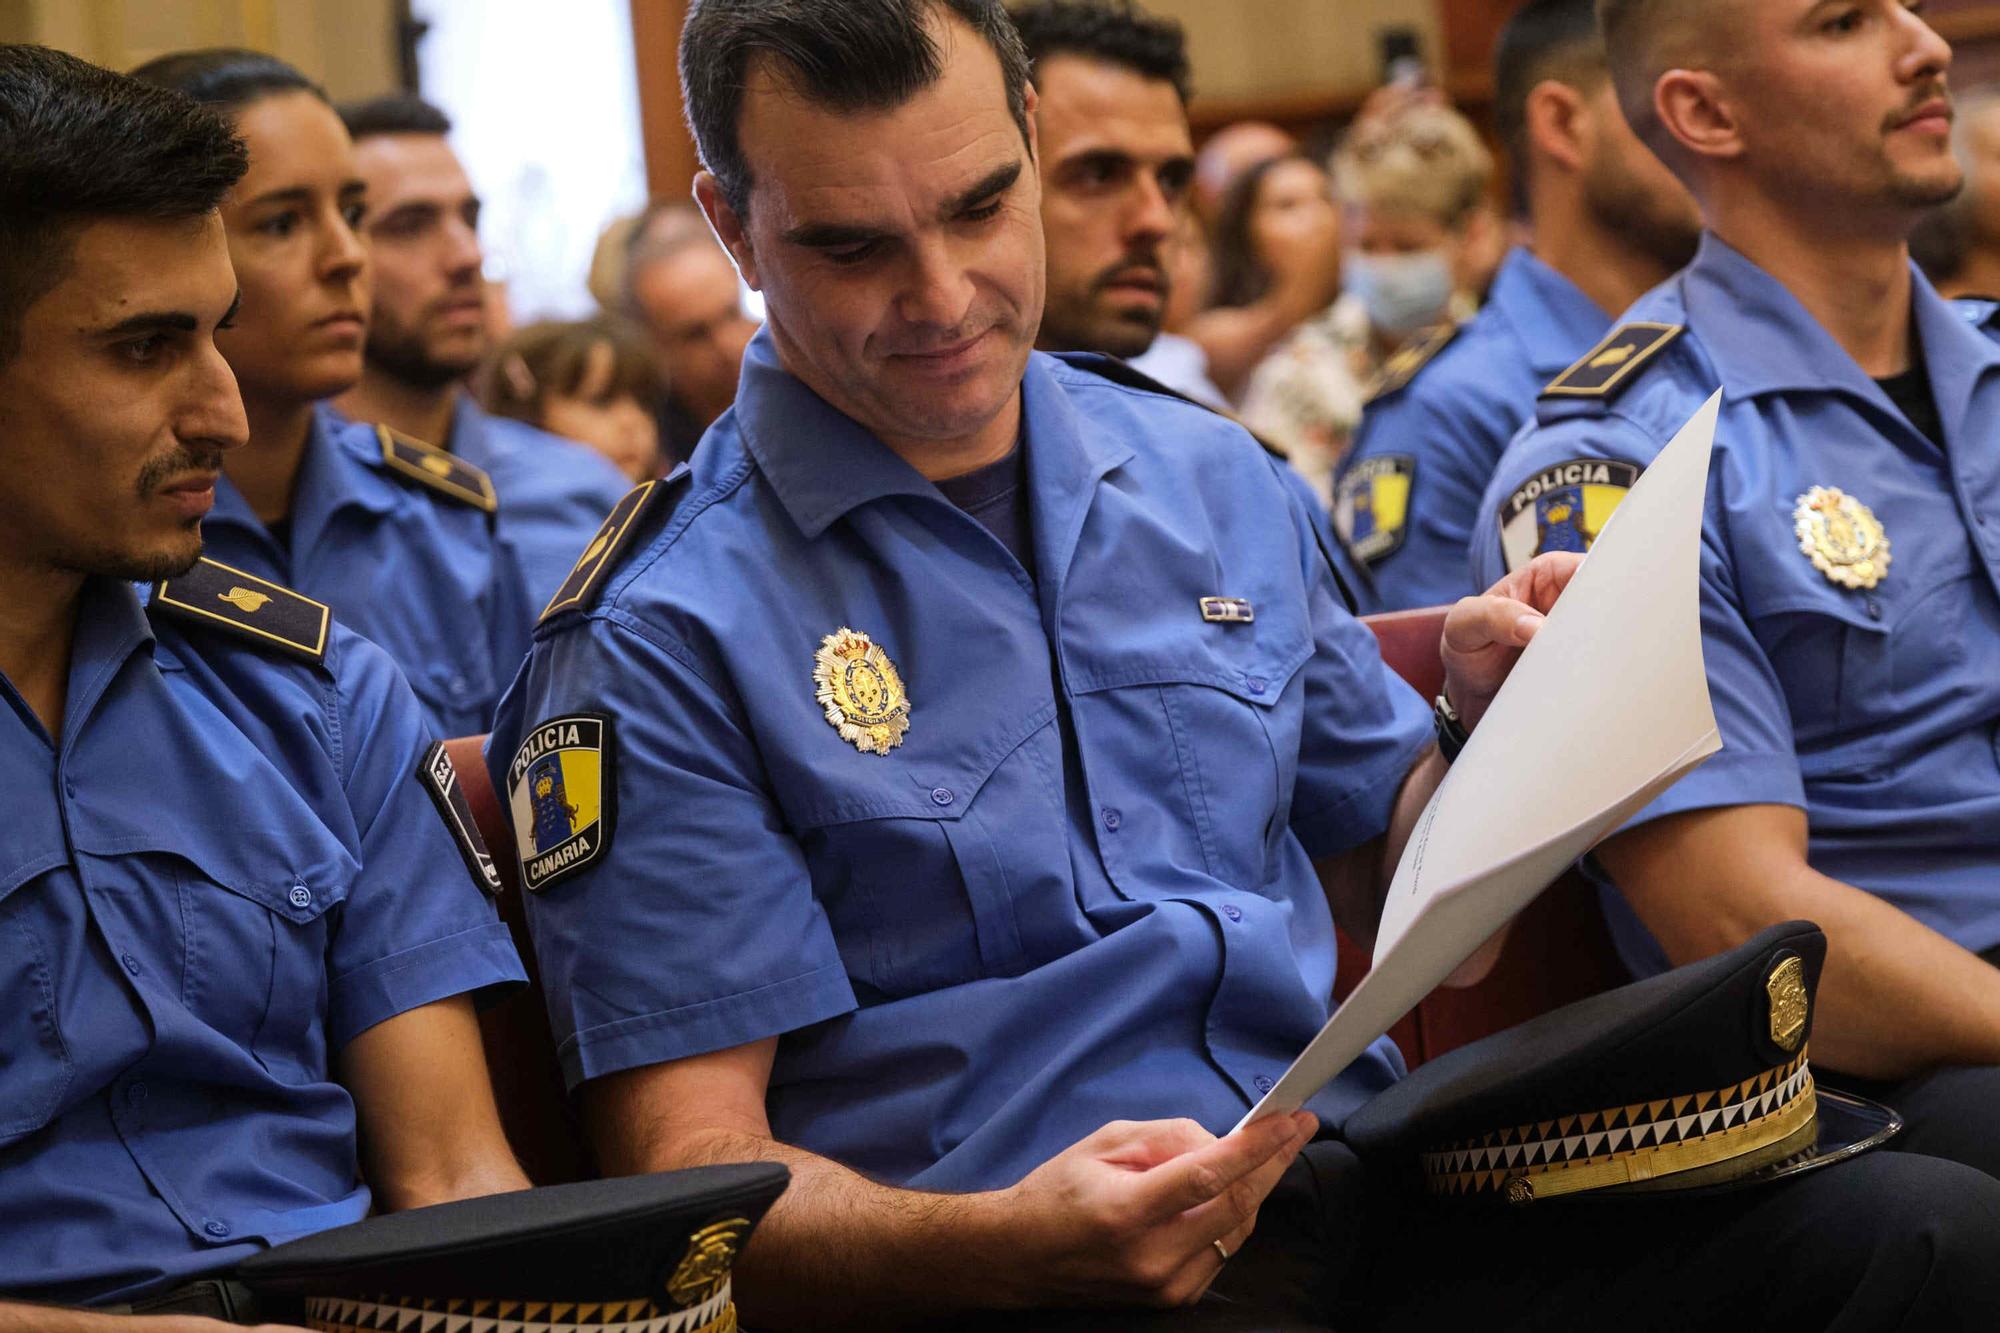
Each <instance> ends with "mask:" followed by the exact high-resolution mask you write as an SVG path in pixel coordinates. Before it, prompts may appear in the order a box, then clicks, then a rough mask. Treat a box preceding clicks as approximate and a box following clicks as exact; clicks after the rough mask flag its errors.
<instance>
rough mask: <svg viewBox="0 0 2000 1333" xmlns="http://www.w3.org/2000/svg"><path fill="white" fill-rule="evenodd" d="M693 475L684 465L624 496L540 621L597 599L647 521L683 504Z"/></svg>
mask: <svg viewBox="0 0 2000 1333" xmlns="http://www.w3.org/2000/svg"><path fill="white" fill-rule="evenodd" d="M693 480H694V474H693V473H691V472H689V471H688V470H687V468H686V466H685V465H683V466H681V467H679V468H676V469H675V470H674V473H673V475H672V476H670V477H668V478H666V479H665V480H664V481H644V482H640V483H639V484H638V485H637V486H635V487H633V488H632V489H631V490H629V491H627V492H626V493H625V498H624V499H622V500H620V501H619V502H618V503H617V504H616V505H615V506H613V507H612V510H611V512H610V513H609V514H607V515H606V516H605V519H604V522H603V524H602V525H601V526H600V527H599V528H598V529H597V535H596V536H595V537H592V538H591V539H590V545H588V546H586V547H584V548H583V554H582V555H580V556H578V557H577V561H576V564H574V565H573V566H571V567H570V571H569V577H568V578H566V579H564V580H563V585H562V587H560V588H557V589H556V595H555V596H554V597H553V598H551V599H550V600H549V604H548V605H547V606H545V607H543V608H542V615H541V621H540V622H538V623H546V622H547V621H550V620H553V619H554V618H555V617H557V616H559V615H561V614H563V613H564V612H565V611H576V610H580V609H582V608H584V607H587V606H589V605H590V604H591V602H592V601H594V600H595V599H596V597H597V592H598V589H599V588H600V587H601V586H602V585H603V582H604V576H605V575H606V574H608V573H610V572H611V571H612V570H613V569H614V568H616V567H617V565H618V561H619V560H620V558H621V557H623V556H624V554H625V552H626V550H627V549H628V548H629V547H630V546H631V545H632V540H633V538H634V537H635V536H637V534H638V533H639V532H640V531H641V530H642V529H644V528H645V527H646V525H647V523H648V521H649V520H650V519H652V518H653V517H654V516H655V515H656V514H657V513H659V512H660V510H661V507H662V506H665V507H666V508H667V509H668V510H669V511H671V509H672V508H673V506H674V505H676V504H678V503H680V497H681V496H682V495H684V494H686V493H687V490H688V488H689V486H690V485H692V484H693Z"/></svg>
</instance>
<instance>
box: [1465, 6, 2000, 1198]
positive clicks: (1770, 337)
mask: <svg viewBox="0 0 2000 1333" xmlns="http://www.w3.org/2000/svg"><path fill="white" fill-rule="evenodd" d="M1603 13H1604V17H1605V20H1606V37H1607V41H1608V43H1609V50H1610V58H1611V68H1612V73H1613V76H1614V78H1615V79H1616V81H1617V84H1618V89H1619V95H1620V100H1621V101H1622V102H1623V103H1624V106H1625V110H1626V114H1627V115H1628V116H1629V117H1631V118H1632V121H1633V123H1634V125H1635V126H1636V127H1637V128H1638V129H1639V131H1640V133H1641V134H1642V135H1643V136H1644V137H1645V138H1646V140H1647V141H1648V142H1649V143H1650V144H1652V145H1653V147H1654V148H1655V149H1656V150H1657V151H1659V152H1660V153H1661V154H1662V156H1663V157H1665V159H1666V160H1667V161H1668V162H1669V163H1670V164H1671V165H1672V166H1673V167H1674V169H1675V170H1676V171H1677V172H1678V173H1679V174H1680V175H1681V177H1682V178H1683V179H1684V180H1686V181H1687V182H1688V184H1689V186H1690V188H1691V189H1692V190H1693V191H1694V194H1695V196H1696V198H1698V199H1699V200H1700V201H1701V203H1702V209H1703V214H1704V216H1705V217H1706V219H1707V221H1708V224H1709V227H1710V231H1709V233H1708V234H1707V235H1706V236H1705V237H1704V239H1703V241H1702V246H1701V252H1700V254H1699V256H1698V257H1697V258H1696V259H1695V261H1694V263H1693V264H1692V265H1691V266H1690V267H1689V268H1688V269H1687V270H1686V271H1685V272H1684V273H1682V274H1680V275H1679V276H1678V277H1676V278H1675V279H1674V280H1673V281H1672V282H1670V283H1668V284H1667V285H1665V286H1664V287H1662V288H1660V289H1659V290H1657V291H1655V292H1653V293H1651V294H1650V295H1648V296H1647V297H1646V298H1645V299H1644V300H1642V301H1640V302H1639V303H1638V304H1637V305H1635V306H1634V307H1633V308H1632V309H1631V310H1630V311H1628V312H1627V313H1626V315H1625V322H1624V324H1623V325H1622V327H1621V328H1620V329H1619V330H1618V331H1616V332H1615V333H1614V334H1613V335H1612V336H1610V337H1609V338H1607V339H1606V340H1605V341H1604V342H1603V343H1602V344H1601V345H1600V346H1599V347H1598V348H1596V349H1593V351H1592V352H1590V353H1589V354H1587V355H1586V356H1585V358H1584V359H1583V360H1582V361H1580V362H1579V363H1578V364H1577V366H1576V367H1575V368H1574V369H1572V370H1570V371H1568V372H1567V373H1565V374H1564V375H1563V376H1561V377H1560V378H1558V379H1557V380H1555V381H1554V382H1553V383H1552V384H1551V385H1549V386H1548V388H1547V390H1546V391H1545V395H1544V397H1543V398H1542V401H1541V403H1540V404H1539V407H1538V410H1537V424H1536V426H1535V427H1534V428H1533V429H1532V430H1530V431H1528V432H1526V433H1524V435H1523V436H1522V437H1521V438H1520V439H1518V440H1516V442H1515V443H1514V444H1513V445H1512V446H1511V447H1510V448H1509V450H1508V451H1507V454H1506V456H1505V458H1504V460H1503V462H1502V465H1501V467H1500V469H1499V471H1498V472H1497V473H1496V475H1495V477H1494V480H1493V484H1492V486H1491V488H1490V489H1489V490H1488V491H1487V493H1486V497H1485V500H1484V507H1485V511H1486V514H1487V517H1486V519H1485V520H1484V524H1483V531H1482V532H1481V534H1480V537H1479V541H1478V544H1477V547H1476V562H1475V563H1476V565H1477V567H1478V572H1479V573H1481V574H1491V573H1495V572H1498V571H1500V570H1501V569H1503V568H1504V567H1505V566H1507V565H1512V564H1518V563H1520V562H1523V561H1525V560H1527V559H1528V558H1530V557H1531V556H1533V555H1534V554H1535V553H1536V552H1537V551H1546V550H1558V549H1561V550H1578V549H1583V548H1584V547H1586V546H1588V544H1589V543H1590V541H1591V539H1592V538H1593V537H1594V536H1595V534H1596V532H1597V531H1598V530H1599V529H1600V528H1601V526H1602V524H1603V521H1604V519H1605V518H1606V517H1607V516H1608V515H1609V514H1610V512H1611V511H1612V509H1613V508H1614V507H1615V505H1616V503H1617V501H1618V499H1619V498H1620V497H1621V496H1622V495H1623V493H1624V489H1625V488H1626V487H1627V486H1628V485H1630V484H1631V482H1632V480H1633V479H1634V478H1635V477H1636V476H1637V475H1638V473H1639V470H1640V469H1641V468H1643V467H1644V466H1645V465H1646V464H1647V463H1648V462H1650V461H1651V459H1652V458H1653V456H1654V455H1655V453H1656V452H1657V451H1658V450H1659V448H1660V447H1661V446H1662V445H1664V444H1665V443H1666V441H1667V440H1668V439H1669V438H1670V437H1671V436H1672V435H1673V433H1674V432H1675V431H1676V430H1678V429H1679V427H1680V426H1681V424H1682V423H1683V422H1684V421H1685V420H1686V419H1687V418H1688V417H1689V416H1690V415H1691V414H1692V413H1693V412H1694V411H1695V409H1696V408H1697V407H1699V406H1700V405H1701V403H1702V402H1703V401H1704V400H1706V399H1707V398H1708V396H1709V395H1710V394H1711V393H1713V392H1714V391H1715V390H1716V389H1717V388H1718V387H1719V388H1720V389H1721V391H1722V395H1723V400H1722V416H1721V422H1720V425H1719V426H1718V428H1717V431H1716V461H1715V465H1714V470H1713V478H1712V483H1711V490H1710V499H1709V508H1708V516H1707V526H1706V532H1705V540H1704V551H1703V559H1702V570H1701V589H1702V603H1703V628H1704V653H1705V656H1706V662H1707V668H1708V676H1709V687H1710V692H1711V694H1712V695H1713V697H1714V701H1715V711H1716V717H1717V721H1718V724H1719V726H1720V729H1721V733H1722V741H1723V749H1722V752H1721V753H1720V754H1718V755H1716V756H1715V757H1714V758H1713V759H1711V760H1710V761H1709V762H1708V763H1707V764H1705V765H1704V766H1703V767H1702V768H1701V769H1700V770H1699V771H1697V772H1696V773H1695V774H1693V775H1692V776H1691V777H1689V778H1687V779H1685V780H1683V781H1682V782H1681V783H1679V784H1678V785H1677V786H1675V787H1674V788H1673V790H1671V791H1670V792H1668V793H1667V794H1666V795H1665V796H1663V797H1662V798H1660V800H1658V801H1657V802H1655V803H1654V804H1653V805H1651V806H1649V807H1648V808H1647V809H1646V810H1645V811H1643V812H1642V813H1641V814H1640V816H1639V818H1638V820H1637V821H1636V823H1635V825H1634V826H1633V827H1632V828H1631V829H1629V830H1628V831H1627V832H1625V833H1623V834H1622V835H1620V836H1619V837H1617V838H1615V839H1613V840H1612V841H1611V842H1609V843H1607V844H1606V845H1605V846H1604V847H1603V848H1601V849H1599V851H1598V852H1597V853H1596V858H1597V860H1598V862H1600V863H1601V865H1602V867H1603V868H1604V869H1605V870H1608V871H1609V873H1610V875H1611V877H1612V878H1613V879H1615V880H1616V882H1617V885H1618V887H1619V889H1621V890H1622V896H1611V897H1608V898H1607V907H1608V910H1609V911H1610V913H1611V917H1612V921H1613V924H1614V928H1615V933H1616V935H1617V937H1618V939H1619V941H1620V944H1621V947H1622V949H1623V952H1624V953H1625V956H1626V958H1627V961H1628V962H1629V963H1630V964H1631V965H1632V966H1633V967H1634V968H1635V969H1636V970H1638V971H1640V972H1642V973H1644V972H1651V971H1657V970H1659V969H1660V968H1662V967H1663V966H1665V965H1666V964H1667V963H1669V962H1677V961H1685V960H1688V959H1691V958H1696V957H1702V956H1705V955H1707V954H1710V953H1713V952H1715V951H1717V950H1720V949H1722V948H1724V947H1726V946H1728V945H1731V944H1733V943H1736V942H1738V941H1739V940H1740V938H1742V937H1745V936H1747V935H1748V934H1750V933H1751V932H1754V931H1755V930H1757V929H1758V928H1759V927H1760V926H1763V925H1766V924H1768V923H1770V922H1773V921H1779V920H1785V919H1788V918H1793V917H1805V918H1810V919H1812V920H1815V921H1818V922H1819V923H1821V924H1822V925H1823V926H1824V927H1825V929H1826V933H1827V936H1828V938H1829V939H1830V941H1831V942H1832V952H1831V955H1830V960H1829V964H1828V968H1827V973H1826V982H1825V984H1824V986H1823V987H1822V990H1821V1011H1820V1022H1819V1026H1818V1027H1817V1029H1816V1031H1815V1035H1814V1041H1813V1047H1814V1050H1813V1054H1814V1058H1815V1059H1816V1060H1817V1061H1818V1062H1819V1063H1820V1064H1822V1066H1826V1067H1831V1068H1834V1069H1838V1070H1843V1071H1845V1072H1846V1073H1848V1074H1849V1075H1854V1076H1861V1077H1865V1078H1868V1079H1871V1080H1886V1081H1888V1083H1887V1084H1886V1086H1888V1087H1889V1089H1890V1090H1889V1091H1888V1092H1887V1093H1885V1094H1884V1095H1885V1098H1886V1099H1887V1100H1889V1101H1891V1102H1892V1103H1893V1104H1895V1105H1897V1106H1898V1107H1899V1108H1901V1109H1902V1110H1903V1111H1904V1113H1905V1114H1906V1115H1907V1116H1908V1117H1909V1118H1910V1120H1911V1121H1912V1129H1911V1131H1910V1132H1909V1133H1907V1134H1906V1135H1905V1136H1904V1137H1903V1139H1902V1140H1901V1142H1902V1143H1904V1144H1905V1145H1907V1146H1912V1147H1917V1148H1921V1149H1924V1150H1926V1151H1929V1152H1933V1153H1937V1154H1939V1155H1946V1156H1952V1157H1957V1158H1960V1159H1962V1160H1966V1161H1970V1162H1973V1163H1975V1164H1977V1165H1979V1166H1981V1167H1983V1168H1984V1169H1986V1170H1988V1171H1989V1172H1991V1171H1997V1170H2000V1148H1997V1147H1996V1144H1995V1140H1994V1137H1993V1135H1992V1132H1991V1124H1992V1120H1991V1116H1992V1106H1993V1104H1994V1101H1995V1098H1996V1095H2000V1076H1996V1073H1995V1070H1994V1066H1995V1065H1996V1064H2000V970H1996V969H1995V967H1994V966H1993V965H1992V960H1994V959H1996V958H2000V763H1996V760H2000V752H1996V749H1995V737H1996V727H2000V672H1996V671H1995V670H1994V662H1995V661H1996V660H2000V659H1997V658H1996V655H1997V654H2000V597H1996V590H2000V454H1996V451H1995V449H1994V447H1993V440H1994V426H1993V421H1994V419H1995V413H1996V412H2000V347H1996V346H1995V342H1996V338H2000V321H1996V319H1995V312H1994V308H1993V306H1992V305H1991V304H1989V303H1972V304H1966V305H1952V304H1949V303H1947V302H1945V301H1943V300H1940V299H1939V297H1938V296H1937V294H1936V293H1935V292H1934V291H1933V290H1932V289H1931V287H1930V285H1929V284H1928V283H1927V282H1925V281H1924V279H1923V278H1922V277H1921V276H1920V275H1919V274H1917V273H1916V272H1915V271H1914V270H1913V269H1912V267H1911V265H1910V262H1909V256H1908V253H1907V250H1906V247H1905V244H1904V237H1905V235H1906V234H1907V233H1908V230H1909V228H1910V227H1911V225H1912V224H1913V223H1914V222H1915V221H1916V220H1917V219H1918V217H1919V216H1920V215H1921V214H1922V213H1923V212H1924V210H1925V209H1927V208H1929V207H1931V206H1933V205H1935V204H1937V203H1938V202H1940V201H1941V200H1943V199H1946V198H1949V197H1950V196H1951V194H1952V193H1953V192H1954V191H1955V190H1956V189H1957V188H1958V185H1959V179H1960V172H1959V168H1958V166H1957V165H1956V163H1954V161H1953V160H1952V155H1951V147H1950V130H1951V121H1952V108H1951V102H1950V100H1949V99H1948V97H1947V95H1946V91H1945V79H1946V71H1947V68H1948V67H1949V65H1950V62H1951V51H1950V48H1949V47H1947V46H1946V45H1945V43H1944V42H1943V41H1942V40H1941V39H1940V38H1939V37H1938V35H1937V34H1936V33H1935V32H1933V31H1932V30H1931V29H1930V28H1929V27H1928V26H1927V25H1926V24H1925V22H1924V21H1923V19H1922V18H1921V17H1920V16H1919V15H1918V14H1916V13H1915V12H1913V11H1912V10H1910V9H1909V8H1907V7H1906V6H1904V5H1901V4H1897V3H1892V0H1863V2H1860V3H1851V4H1842V5H1815V4H1811V3H1809V2H1808V0H1783V2H1782V3H1778V2H1776V0H1772V2H1771V3H1765V4H1759V5H1747V4H1746V5H1734V4H1730V3H1727V2H1726V0H1713V2H1712V3H1706V4H1701V5H1689V6H1670V5H1651V4H1644V3H1626V2H1624V0H1620V2H1619V3H1612V4H1607V5H1606V6H1605V7H1604V10H1603ZM1633 705H1634V707H1636V708H1643V707H1644V701H1643V700H1634V701H1633ZM1981 954H1984V955H1986V959H1987V961H1982V959H1981V957H1980V955H1981ZM1934 1070H1935V1071H1939V1072H1935V1073H1931V1072H1928V1071H1934ZM1911 1079H1915V1080H1916V1081H1915V1082H1910V1083H1906V1084H1904V1085H1903V1086H1901V1087H1897V1086H1895V1085H1896V1084H1897V1083H1898V1082H1901V1081H1903V1080H1911Z"/></svg>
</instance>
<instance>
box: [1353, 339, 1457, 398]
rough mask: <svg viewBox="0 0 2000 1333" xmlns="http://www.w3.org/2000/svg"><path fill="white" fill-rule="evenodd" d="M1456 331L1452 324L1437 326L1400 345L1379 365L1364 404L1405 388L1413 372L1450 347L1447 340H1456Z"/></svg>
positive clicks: (1415, 374) (1413, 377)
mask: <svg viewBox="0 0 2000 1333" xmlns="http://www.w3.org/2000/svg"><path fill="white" fill-rule="evenodd" d="M1459 328H1460V326H1459V325H1458V324H1456V323H1445V324H1439V325H1437V326H1436V327H1435V328H1431V329H1428V330H1426V331H1425V332H1423V333H1420V334H1418V335H1417V336H1416V337H1415V338H1413V339H1411V340H1410V341H1409V342H1407V343H1404V344H1403V346H1402V347H1401V348H1399V349H1397V352H1396V354H1395V355H1394V356H1392V357H1390V358H1389V359H1388V360H1387V361H1385V362H1383V363H1382V373H1381V374H1379V375H1377V376H1376V377H1375V383H1374V386H1373V387H1372V389H1371V390H1370V392H1369V394H1368V401H1369V402H1371V403H1372V402H1374V401H1375V400H1376V399H1378V398H1387V397H1388V396H1389V395H1390V394H1392V393H1396V392H1397V391H1399V390H1401V389H1403V388H1405V387H1407V386H1408V385H1409V383H1410V381H1411V380H1413V379H1415V378H1416V377H1417V372H1419V371H1421V370H1422V369H1423V368H1424V367H1425V366H1427V365H1429V364H1430V363H1431V362H1432V361H1433V360H1435V359H1436V357H1437V354H1438V353H1439V352H1442V351H1443V350H1444V349H1445V348H1447V347H1449V346H1450V345H1451V340H1452V339H1453V338H1456V337H1457V336H1458V330H1459Z"/></svg>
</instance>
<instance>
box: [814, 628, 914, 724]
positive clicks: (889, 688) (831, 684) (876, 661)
mask: <svg viewBox="0 0 2000 1333" xmlns="http://www.w3.org/2000/svg"><path fill="white" fill-rule="evenodd" d="M813 684H814V685H816V686H817V687H818V691H817V693H816V695H815V697H816V698H817V699H818V700H819V703H820V706H821V707H822V708H824V709H825V710H826V720H827V721H828V722H829V723H830V724H832V726H833V729H834V730H835V731H837V732H839V733H840V738H841V739H842V740H844V741H847V742H848V743H850V744H851V745H853V746H854V748H855V749H857V750H859V751H861V753H863V754H887V753H889V751H891V750H893V749H895V748H896V747H897V746H898V745H901V744H902V743H903V733H905V732H907V731H908V730H909V729H910V699H909V696H908V695H907V694H905V693H904V691H903V678H902V676H900V675H898V674H897V672H896V664H895V663H894V662H891V661H890V660H889V654H887V653H885V652H883V651H882V649H881V648H880V647H878V646H877V645H876V644H875V643H874V641H873V640H871V639H870V638H869V637H868V636H867V635H866V634H863V633H861V632H860V631H859V630H851V629H848V628H847V627H846V626H844V625H843V626H842V627H841V628H839V629H837V630H835V631H834V632H833V633H831V634H829V635H827V636H826V637H825V638H824V639H822V640H820V645H819V652H818V653H816V654H814V656H813Z"/></svg>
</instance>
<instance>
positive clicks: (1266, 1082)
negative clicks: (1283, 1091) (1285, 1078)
mask: <svg viewBox="0 0 2000 1333" xmlns="http://www.w3.org/2000/svg"><path fill="white" fill-rule="evenodd" d="M1253 1082H1254V1083H1255V1084H1256V1086H1257V1092H1258V1093H1259V1095H1262V1094H1263V1093H1267V1092H1269V1091H1270V1090H1271V1089H1272V1088H1274V1087H1276V1086H1277V1084H1275V1083H1273V1082H1271V1080H1270V1079H1268V1078H1266V1077H1265V1076H1264V1075H1262V1074H1259V1075H1257V1077H1256V1078H1255V1079H1254V1080H1253Z"/></svg>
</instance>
